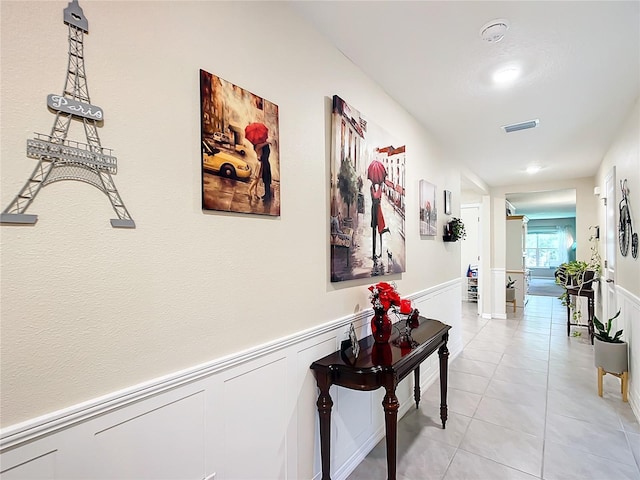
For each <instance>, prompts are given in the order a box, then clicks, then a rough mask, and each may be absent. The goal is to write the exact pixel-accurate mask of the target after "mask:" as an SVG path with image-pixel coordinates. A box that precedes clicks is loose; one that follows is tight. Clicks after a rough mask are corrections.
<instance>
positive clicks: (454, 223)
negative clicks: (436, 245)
mask: <svg viewBox="0 0 640 480" xmlns="http://www.w3.org/2000/svg"><path fill="white" fill-rule="evenodd" d="M466 236H467V232H466V230H465V228H464V222H463V221H462V220H460V219H459V218H457V217H452V218H451V220H449V222H448V223H446V224H445V225H444V236H443V237H442V238H443V240H444V241H445V242H457V241H458V240H463V239H464V238H465V237H466Z"/></svg>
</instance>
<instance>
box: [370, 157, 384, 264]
mask: <svg viewBox="0 0 640 480" xmlns="http://www.w3.org/2000/svg"><path fill="white" fill-rule="evenodd" d="M367 178H368V179H369V180H371V189H370V191H371V236H372V240H373V260H374V262H375V261H376V260H377V259H378V258H380V257H381V256H382V234H383V233H388V232H389V229H388V228H387V227H386V226H385V221H384V216H383V215H382V205H380V202H381V200H382V184H383V183H385V180H386V178H387V169H386V168H384V165H383V164H382V163H380V162H379V161H378V160H373V161H372V162H371V163H370V164H369V168H367ZM376 230H377V233H378V235H380V255H376Z"/></svg>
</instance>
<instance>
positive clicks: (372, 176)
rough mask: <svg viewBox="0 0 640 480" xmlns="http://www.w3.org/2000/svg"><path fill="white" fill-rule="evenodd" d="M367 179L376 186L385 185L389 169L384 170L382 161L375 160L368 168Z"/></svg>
mask: <svg viewBox="0 0 640 480" xmlns="http://www.w3.org/2000/svg"><path fill="white" fill-rule="evenodd" d="M367 178H368V179H369V180H371V183H374V184H375V183H378V184H381V183H384V180H385V178H387V169H386V168H384V165H383V164H382V163H381V162H380V161H378V160H373V161H372V162H371V163H370V164H369V167H368V168H367Z"/></svg>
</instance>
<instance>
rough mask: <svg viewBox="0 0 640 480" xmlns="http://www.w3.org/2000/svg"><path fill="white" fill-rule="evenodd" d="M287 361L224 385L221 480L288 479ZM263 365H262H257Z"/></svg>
mask: <svg viewBox="0 0 640 480" xmlns="http://www.w3.org/2000/svg"><path fill="white" fill-rule="evenodd" d="M285 360H286V359H285V357H281V358H279V359H277V360H275V361H272V362H271V363H268V364H266V365H256V368H255V369H252V370H249V371H246V372H243V373H242V374H241V375H238V376H235V377H232V378H229V379H227V380H225V382H224V391H223V399H224V402H223V412H224V427H223V429H222V432H221V433H222V436H223V439H224V443H223V445H224V450H223V452H224V456H223V458H224V466H222V468H220V470H219V472H220V473H219V474H220V478H229V479H231V478H233V479H238V480H241V479H242V480H254V479H256V478H281V479H283V480H284V479H286V478H288V476H287V472H286V468H285V466H286V463H287V462H286V456H287V436H286V430H287V424H288V419H287V398H286V396H287V384H288V381H287V378H288V375H287V364H286V361H285ZM256 363H258V362H256Z"/></svg>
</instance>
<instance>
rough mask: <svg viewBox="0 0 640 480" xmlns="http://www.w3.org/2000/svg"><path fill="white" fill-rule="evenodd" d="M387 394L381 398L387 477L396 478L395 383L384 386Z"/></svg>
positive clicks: (396, 406)
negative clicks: (385, 438)
mask: <svg viewBox="0 0 640 480" xmlns="http://www.w3.org/2000/svg"><path fill="white" fill-rule="evenodd" d="M385 388H386V390H387V394H386V395H385V396H384V399H383V400H382V406H383V407H384V427H385V432H386V437H387V478H388V480H396V453H397V441H398V408H399V407H400V404H399V403H398V397H396V392H395V385H394V386H393V387H385Z"/></svg>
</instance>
